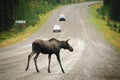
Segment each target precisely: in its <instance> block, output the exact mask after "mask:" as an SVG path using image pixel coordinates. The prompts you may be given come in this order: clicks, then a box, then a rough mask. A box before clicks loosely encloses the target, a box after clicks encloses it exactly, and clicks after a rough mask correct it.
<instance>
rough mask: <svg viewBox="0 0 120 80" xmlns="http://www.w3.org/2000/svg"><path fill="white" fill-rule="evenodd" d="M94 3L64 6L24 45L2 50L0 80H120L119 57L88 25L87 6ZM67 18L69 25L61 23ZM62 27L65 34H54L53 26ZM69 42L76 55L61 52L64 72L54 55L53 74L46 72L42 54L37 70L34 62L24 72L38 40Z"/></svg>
mask: <svg viewBox="0 0 120 80" xmlns="http://www.w3.org/2000/svg"><path fill="white" fill-rule="evenodd" d="M92 3H93V2H86V3H80V4H73V5H69V6H64V7H62V8H59V9H57V10H55V11H53V15H52V16H51V17H50V18H49V20H48V21H47V23H46V24H45V25H44V26H43V27H42V28H41V29H39V30H38V31H37V32H36V33H34V34H33V35H32V36H31V37H29V38H28V39H27V40H25V41H21V42H19V43H16V44H14V45H11V46H7V47H4V48H0V80H120V55H119V54H118V53H116V51H115V50H114V49H113V48H112V47H111V46H110V45H109V44H108V43H107V42H106V41H105V40H104V39H103V38H102V35H101V33H100V32H98V31H97V30H96V29H95V28H94V27H93V25H92V24H91V23H89V21H88V17H87V16H88V12H87V11H88V9H89V7H88V5H89V4H92ZM59 14H65V15H66V19H67V20H66V21H64V22H60V21H58V15H59ZM55 24H59V25H60V26H61V29H62V32H60V33H53V25H55ZM53 37H54V38H57V39H59V40H67V39H68V38H69V39H70V41H69V43H70V44H71V45H72V47H73V48H74V52H69V51H67V50H61V52H60V53H61V54H60V55H61V62H62V65H63V68H64V70H65V72H66V73H65V74H64V73H62V72H61V70H60V66H59V64H58V62H57V59H56V57H55V55H52V62H51V73H48V72H47V67H48V56H47V55H43V54H40V56H39V58H38V59H37V61H38V68H39V70H40V73H37V72H36V70H35V65H34V61H33V58H32V59H31V62H30V68H29V69H28V71H27V72H26V71H25V68H26V65H27V56H28V54H30V52H31V43H32V41H33V40H35V39H38V38H39V39H44V40H48V39H50V38H53Z"/></svg>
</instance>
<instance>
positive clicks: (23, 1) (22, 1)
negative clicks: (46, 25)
mask: <svg viewBox="0 0 120 80" xmlns="http://www.w3.org/2000/svg"><path fill="white" fill-rule="evenodd" d="M83 1H95V0H12V1H11V0H0V32H4V31H9V30H10V29H11V28H14V27H17V25H15V21H16V20H25V21H26V25H34V24H35V23H36V22H37V21H38V20H39V18H38V15H41V14H45V13H46V12H48V11H50V10H52V9H54V8H55V7H56V6H57V5H58V4H61V3H64V4H69V3H79V2H83ZM103 3H104V6H103V7H102V8H101V9H100V10H99V12H100V13H102V14H103V16H104V15H109V20H108V24H110V23H111V22H110V21H111V20H112V21H115V22H116V21H117V22H119V21H120V5H119V3H120V0H103ZM106 6H107V9H105V8H106ZM18 30H19V28H18Z"/></svg>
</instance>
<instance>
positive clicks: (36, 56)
mask: <svg viewBox="0 0 120 80" xmlns="http://www.w3.org/2000/svg"><path fill="white" fill-rule="evenodd" d="M38 56H39V53H37V54H36V55H35V57H34V62H35V67H36V71H37V72H39V70H38V67H37V62H36V61H37V58H38Z"/></svg>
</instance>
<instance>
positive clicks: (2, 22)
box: [0, 0, 59, 32]
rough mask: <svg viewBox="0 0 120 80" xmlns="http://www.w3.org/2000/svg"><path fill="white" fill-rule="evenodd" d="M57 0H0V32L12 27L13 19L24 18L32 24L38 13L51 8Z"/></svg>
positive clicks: (27, 22)
mask: <svg viewBox="0 0 120 80" xmlns="http://www.w3.org/2000/svg"><path fill="white" fill-rule="evenodd" d="M58 2H59V0H12V1H11V0H0V32H1V31H7V30H9V29H10V28H12V27H13V24H14V23H15V20H26V24H27V25H34V24H35V23H36V21H37V20H38V14H44V13H46V12H47V11H49V10H51V9H53V8H54V7H55V6H56V5H57V4H58Z"/></svg>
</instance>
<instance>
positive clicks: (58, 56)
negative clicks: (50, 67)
mask: <svg viewBox="0 0 120 80" xmlns="http://www.w3.org/2000/svg"><path fill="white" fill-rule="evenodd" d="M56 57H57V60H58V62H59V64H60V67H61V70H62V72H63V73H65V72H64V70H63V68H62V65H61V60H60V55H59V54H56Z"/></svg>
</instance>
